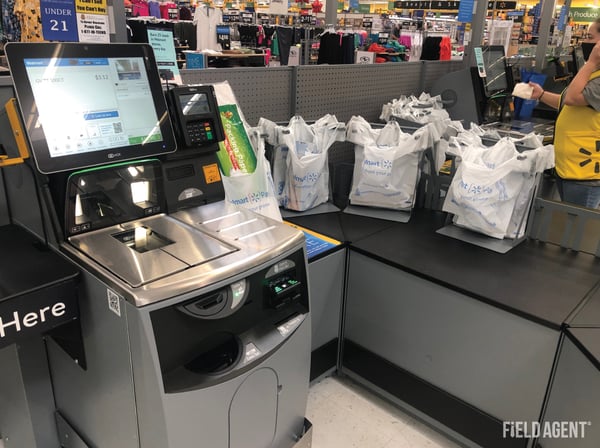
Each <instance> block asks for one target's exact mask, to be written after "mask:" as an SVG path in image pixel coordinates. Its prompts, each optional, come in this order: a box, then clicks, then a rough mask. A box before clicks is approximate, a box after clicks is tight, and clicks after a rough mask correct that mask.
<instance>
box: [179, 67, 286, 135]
mask: <svg viewBox="0 0 600 448" xmlns="http://www.w3.org/2000/svg"><path fill="white" fill-rule="evenodd" d="M181 78H182V80H183V82H184V83H185V84H214V83H217V82H223V81H228V82H229V84H230V85H231V88H232V90H233V93H235V97H236V99H237V101H238V105H239V107H240V109H241V110H242V112H243V114H244V116H245V117H246V121H247V122H248V123H249V124H250V125H251V126H256V125H257V124H258V120H259V118H261V117H264V118H268V119H269V120H271V121H275V122H280V121H284V122H285V121H288V120H289V119H290V117H291V116H292V115H293V109H292V104H291V98H292V83H293V67H268V68H266V67H247V68H214V69H213V68H211V69H203V70H182V71H181Z"/></svg>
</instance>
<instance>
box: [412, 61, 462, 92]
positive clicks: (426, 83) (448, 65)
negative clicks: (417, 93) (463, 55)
mask: <svg viewBox="0 0 600 448" xmlns="http://www.w3.org/2000/svg"><path fill="white" fill-rule="evenodd" d="M462 67H463V61H423V72H422V80H421V82H422V84H421V89H422V90H423V92H429V91H430V90H431V88H432V87H433V84H434V83H435V82H436V81H437V80H438V79H439V78H441V77H442V76H444V75H447V74H448V73H450V72H454V71H457V70H460V69H461V68H462Z"/></svg>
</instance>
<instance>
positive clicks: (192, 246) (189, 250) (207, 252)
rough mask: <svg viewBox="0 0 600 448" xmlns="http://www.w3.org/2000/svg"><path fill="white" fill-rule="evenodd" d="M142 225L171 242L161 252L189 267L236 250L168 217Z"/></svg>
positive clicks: (139, 224) (129, 227)
mask: <svg viewBox="0 0 600 448" xmlns="http://www.w3.org/2000/svg"><path fill="white" fill-rule="evenodd" d="M141 225H142V223H141V222H139V221H135V222H131V223H126V224H122V226H123V227H124V228H126V229H131V228H136V227H139V226H141ZM143 225H144V226H146V227H148V228H150V229H152V231H154V232H157V233H158V234H159V235H162V236H164V237H167V238H168V239H170V240H171V241H173V244H169V245H166V246H164V247H162V248H161V250H163V251H165V252H167V253H168V254H171V255H172V256H174V257H175V258H178V259H180V260H181V261H183V262H184V263H186V264H188V265H190V266H194V265H197V264H201V263H206V262H207V261H209V260H212V259H214V258H217V257H221V256H223V255H225V254H228V253H230V252H233V251H235V250H237V249H236V248H235V247H234V246H231V245H229V244H223V243H221V242H219V241H218V240H216V239H215V238H213V237H211V236H209V235H206V234H204V233H201V232H199V231H198V230H196V229H194V228H192V227H190V226H187V225H185V224H183V223H181V222H180V221H176V220H174V219H173V218H171V217H170V216H153V217H151V218H148V219H145V220H144V222H143Z"/></svg>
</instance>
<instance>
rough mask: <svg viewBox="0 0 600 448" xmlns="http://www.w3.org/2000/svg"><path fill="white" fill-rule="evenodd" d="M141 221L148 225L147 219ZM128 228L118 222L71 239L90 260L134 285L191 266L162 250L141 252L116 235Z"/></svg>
mask: <svg viewBox="0 0 600 448" xmlns="http://www.w3.org/2000/svg"><path fill="white" fill-rule="evenodd" d="M141 222H143V223H144V225H145V220H144V221H141ZM147 227H149V228H151V226H147ZM124 230H126V229H125V228H124V227H123V226H121V225H116V226H111V227H107V228H104V229H100V230H96V231H94V232H89V233H84V234H82V235H77V236H73V237H71V238H69V241H70V242H71V244H72V245H73V246H75V247H76V248H77V249H79V250H80V251H81V252H83V253H84V254H85V255H87V256H88V257H89V258H90V259H92V260H94V261H95V262H96V263H98V264H100V265H102V266H103V267H104V268H106V269H107V270H109V271H110V272H112V273H113V274H114V275H116V276H117V277H119V278H120V279H122V280H124V281H125V282H127V283H128V284H129V285H131V286H133V287H137V286H140V285H142V284H144V283H147V282H151V281H154V280H156V279H159V278H161V277H164V276H167V275H170V274H173V273H175V272H179V271H183V270H184V269H186V268H188V267H189V266H188V265H187V264H185V263H184V262H182V261H181V260H178V259H177V258H175V257H173V256H172V255H171V254H169V253H167V252H165V251H163V250H161V249H156V250H150V251H147V252H138V251H136V250H135V249H132V248H130V247H129V246H127V245H125V244H124V243H122V242H121V241H119V240H118V239H117V238H115V237H114V235H117V234H119V233H122V232H123V231H124ZM165 236H166V235H165Z"/></svg>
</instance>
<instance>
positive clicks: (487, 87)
mask: <svg viewBox="0 0 600 448" xmlns="http://www.w3.org/2000/svg"><path fill="white" fill-rule="evenodd" d="M474 54H475V63H474V64H473V65H471V66H470V67H468V68H465V69H462V70H457V71H454V72H450V73H448V74H446V75H444V76H442V77H441V78H439V79H438V80H437V81H436V82H435V83H434V85H433V86H432V88H431V94H432V95H440V97H441V98H442V102H443V104H444V108H445V109H446V110H447V111H448V114H449V115H450V118H451V119H452V120H458V121H461V122H462V123H463V125H464V126H465V128H469V127H470V126H471V123H474V124H477V125H482V126H484V127H486V128H490V129H493V130H494V131H495V132H497V133H499V134H500V135H502V136H511V137H515V138H520V137H523V136H524V135H525V134H527V133H530V132H535V133H537V134H541V135H542V136H544V138H545V139H547V140H548V141H550V140H551V139H552V135H553V122H552V121H551V120H548V119H536V118H533V119H514V118H513V98H512V95H511V94H512V90H513V87H514V80H513V73H512V68H511V67H510V66H509V65H508V64H507V62H506V57H505V53H504V47H503V46H501V45H490V46H485V47H476V48H475V49H474Z"/></svg>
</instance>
